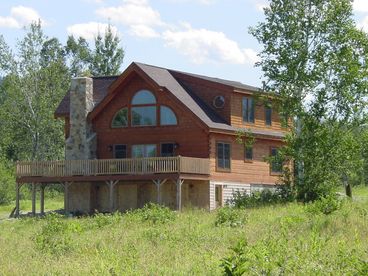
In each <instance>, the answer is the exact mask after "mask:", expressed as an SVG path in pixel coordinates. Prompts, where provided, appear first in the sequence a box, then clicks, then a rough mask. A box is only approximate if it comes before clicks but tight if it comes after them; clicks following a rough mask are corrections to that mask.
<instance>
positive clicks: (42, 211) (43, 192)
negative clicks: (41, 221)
mask: <svg viewBox="0 0 368 276" xmlns="http://www.w3.org/2000/svg"><path fill="white" fill-rule="evenodd" d="M46 185H47V184H42V185H41V193H40V212H41V215H42V216H43V215H44V214H45V188H46Z"/></svg>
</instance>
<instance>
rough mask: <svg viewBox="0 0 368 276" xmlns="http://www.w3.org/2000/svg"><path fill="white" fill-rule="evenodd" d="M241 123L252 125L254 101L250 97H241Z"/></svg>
mask: <svg viewBox="0 0 368 276" xmlns="http://www.w3.org/2000/svg"><path fill="white" fill-rule="evenodd" d="M242 105H243V107H242V109H243V110H242V113H243V122H246V123H254V101H253V98H251V97H243V101H242Z"/></svg>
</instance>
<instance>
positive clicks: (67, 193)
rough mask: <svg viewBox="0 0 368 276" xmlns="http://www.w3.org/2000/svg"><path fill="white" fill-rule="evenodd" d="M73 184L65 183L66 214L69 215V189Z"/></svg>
mask: <svg viewBox="0 0 368 276" xmlns="http://www.w3.org/2000/svg"><path fill="white" fill-rule="evenodd" d="M72 184H73V182H64V183H63V185H64V213H65V215H67V214H68V213H69V187H70V185H72Z"/></svg>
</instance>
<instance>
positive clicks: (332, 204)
mask: <svg viewBox="0 0 368 276" xmlns="http://www.w3.org/2000/svg"><path fill="white" fill-rule="evenodd" d="M341 206H342V200H341V199H339V198H338V197H337V196H336V195H334V194H330V195H327V196H325V197H322V198H321V199H319V200H316V201H314V202H312V203H309V204H307V205H306V211H307V212H308V213H311V214H325V215H329V214H331V213H333V212H335V211H336V210H339V209H340V208H341Z"/></svg>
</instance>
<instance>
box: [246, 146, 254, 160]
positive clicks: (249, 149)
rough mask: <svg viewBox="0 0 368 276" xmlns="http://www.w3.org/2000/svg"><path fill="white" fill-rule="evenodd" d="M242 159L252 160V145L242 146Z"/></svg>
mask: <svg viewBox="0 0 368 276" xmlns="http://www.w3.org/2000/svg"><path fill="white" fill-rule="evenodd" d="M244 159H245V160H248V161H249V160H253V147H248V146H246V147H245V148H244Z"/></svg>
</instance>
